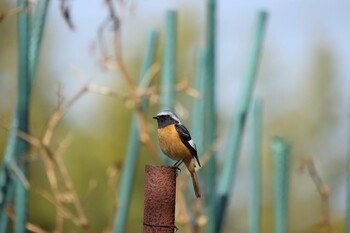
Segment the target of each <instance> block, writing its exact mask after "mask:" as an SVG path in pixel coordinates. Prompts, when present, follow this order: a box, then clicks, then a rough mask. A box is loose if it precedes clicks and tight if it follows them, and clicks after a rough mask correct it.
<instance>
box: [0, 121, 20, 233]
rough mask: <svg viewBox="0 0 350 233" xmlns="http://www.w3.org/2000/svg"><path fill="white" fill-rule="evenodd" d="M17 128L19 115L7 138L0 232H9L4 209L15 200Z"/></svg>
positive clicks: (0, 186) (1, 175) (1, 174)
mask: <svg viewBox="0 0 350 233" xmlns="http://www.w3.org/2000/svg"><path fill="white" fill-rule="evenodd" d="M17 128H18V122H17V117H16V116H14V117H13V119H12V124H11V129H10V132H9V135H8V138H7V143H6V148H5V151H4V159H3V164H2V168H1V171H0V233H7V232H8V231H7V228H8V223H9V218H8V215H7V214H6V212H5V210H4V209H5V208H6V206H8V205H9V204H11V203H12V202H13V193H14V180H13V176H11V163H12V162H13V160H14V154H15V148H16V144H17V134H16V130H17Z"/></svg>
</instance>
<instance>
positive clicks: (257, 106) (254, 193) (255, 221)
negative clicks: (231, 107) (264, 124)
mask: <svg viewBox="0 0 350 233" xmlns="http://www.w3.org/2000/svg"><path fill="white" fill-rule="evenodd" d="M261 108H262V107H261V101H259V100H255V101H254V102H253V106H252V117H251V127H250V128H251V131H250V138H251V140H250V142H251V144H250V146H249V148H250V153H249V154H250V169H249V170H250V180H251V189H250V192H249V193H250V201H249V233H259V232H260V202H261V169H260V166H261V165H260V164H261V159H260V155H261V153H260V149H261V120H262V119H261V118H262V116H261V115H262V114H261Z"/></svg>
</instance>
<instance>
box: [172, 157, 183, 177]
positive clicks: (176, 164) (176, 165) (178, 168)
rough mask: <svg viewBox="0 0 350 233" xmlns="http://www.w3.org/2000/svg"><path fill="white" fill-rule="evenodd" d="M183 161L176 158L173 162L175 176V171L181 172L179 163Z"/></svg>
mask: <svg viewBox="0 0 350 233" xmlns="http://www.w3.org/2000/svg"><path fill="white" fill-rule="evenodd" d="M182 162H183V161H182V160H178V161H177V162H176V163H175V164H174V167H175V169H176V176H177V175H178V173H177V171H179V172H181V169H180V165H181V163H182Z"/></svg>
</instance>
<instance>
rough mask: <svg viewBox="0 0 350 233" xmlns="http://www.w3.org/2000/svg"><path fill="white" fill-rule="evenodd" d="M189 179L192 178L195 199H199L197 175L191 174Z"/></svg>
mask: <svg viewBox="0 0 350 233" xmlns="http://www.w3.org/2000/svg"><path fill="white" fill-rule="evenodd" d="M191 177H192V183H193V188H194V192H195V193H196V197H198V198H199V197H201V191H200V189H199V184H198V179H197V174H196V172H195V171H193V172H191Z"/></svg>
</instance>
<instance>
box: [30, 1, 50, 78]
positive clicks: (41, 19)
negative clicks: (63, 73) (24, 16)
mask: <svg viewBox="0 0 350 233" xmlns="http://www.w3.org/2000/svg"><path fill="white" fill-rule="evenodd" d="M48 5H49V0H39V1H37V2H36V6H35V9H34V14H33V17H32V23H31V33H30V42H29V73H30V74H31V78H32V79H33V77H34V75H35V70H36V66H37V63H38V58H39V55H38V54H39V51H40V47H41V41H42V37H43V31H44V26H45V22H46V14H47V8H48ZM32 79H31V80H30V81H32Z"/></svg>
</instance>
